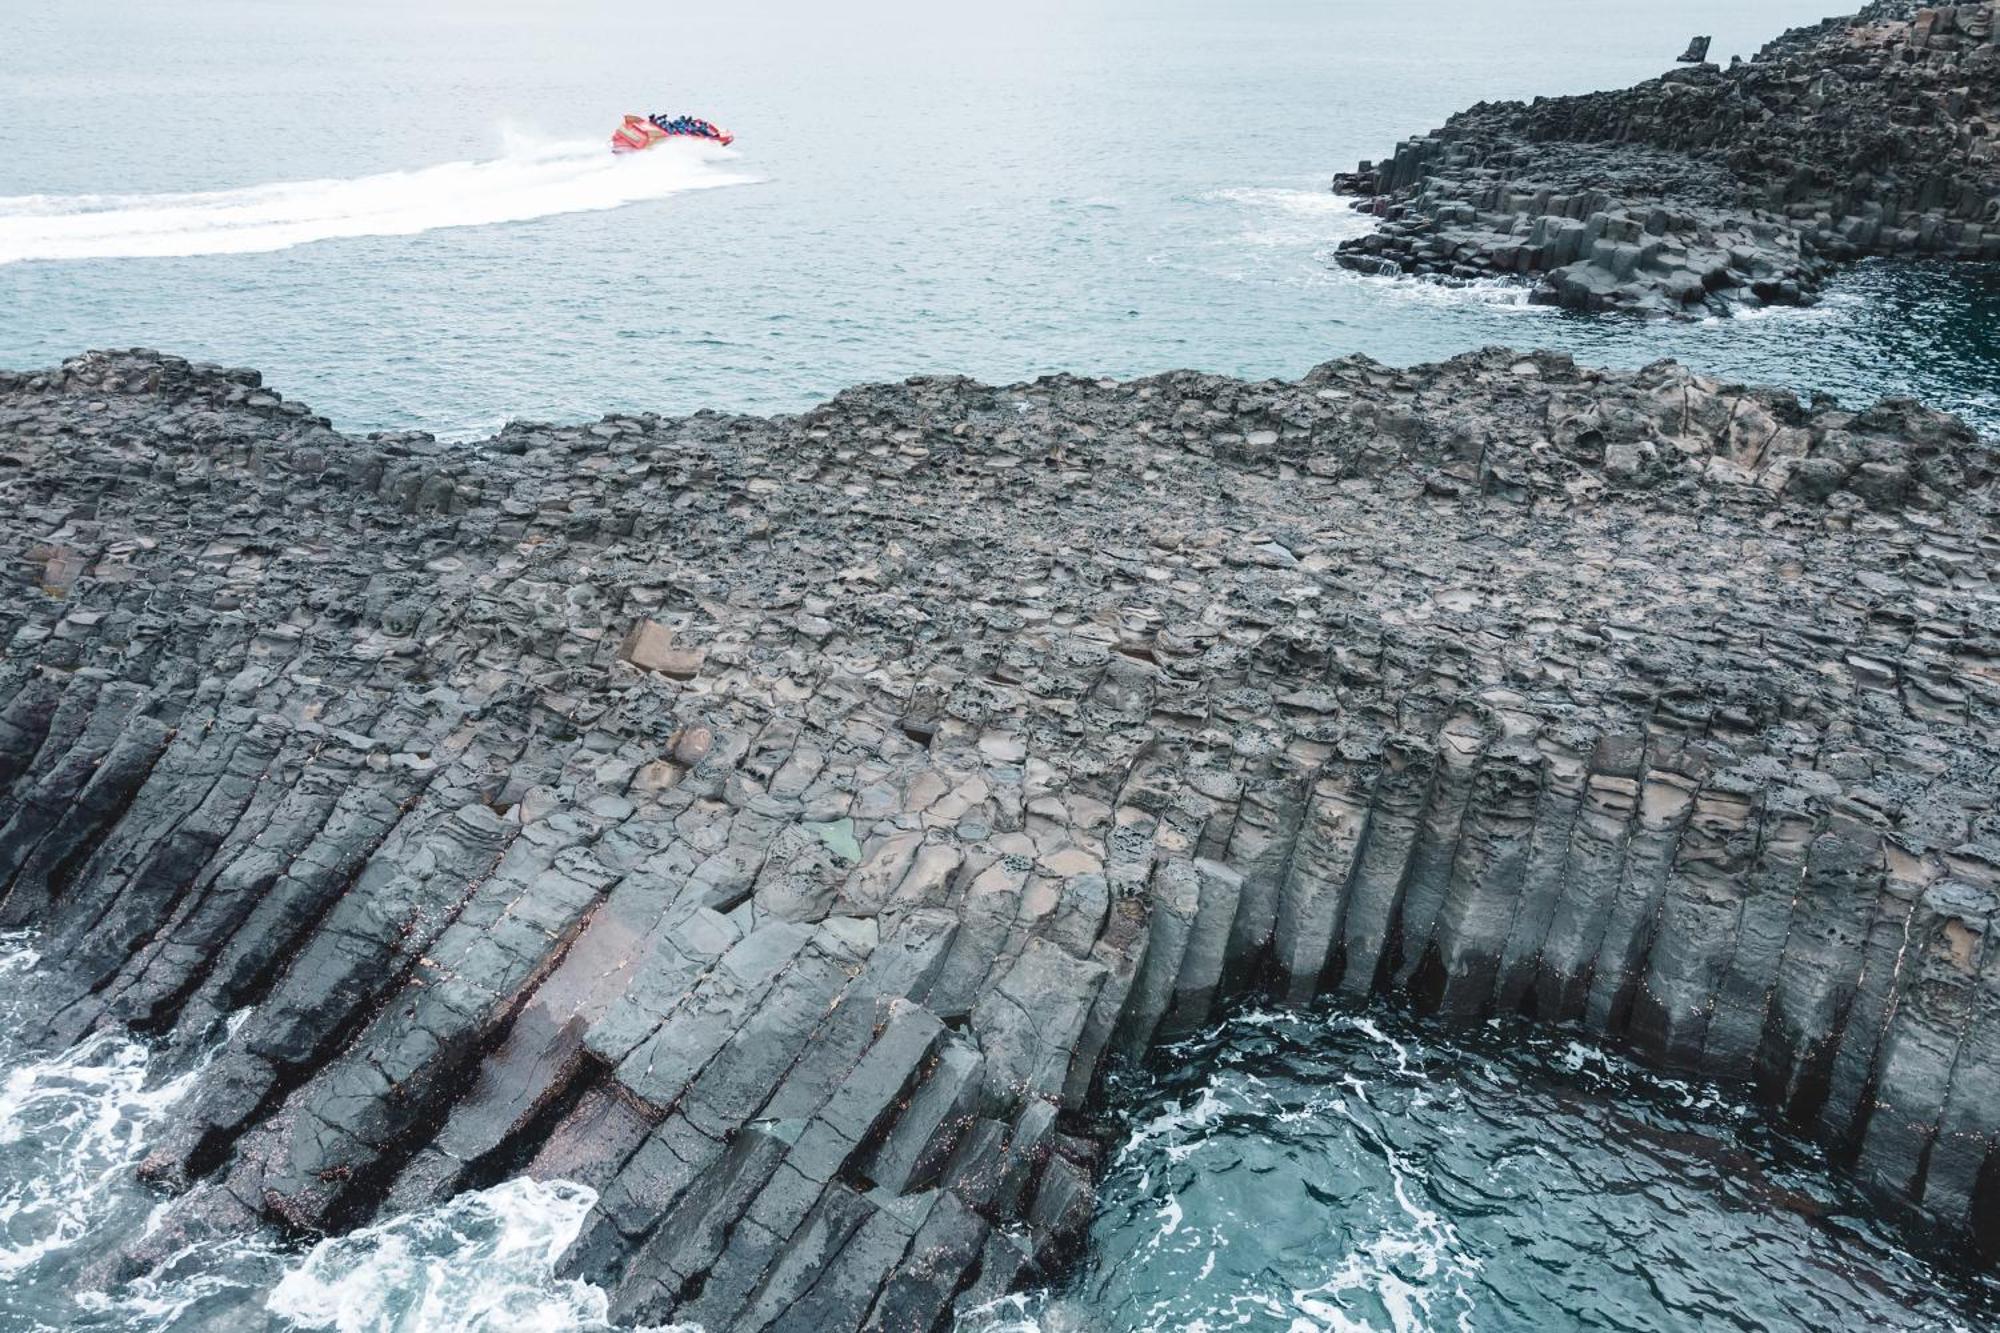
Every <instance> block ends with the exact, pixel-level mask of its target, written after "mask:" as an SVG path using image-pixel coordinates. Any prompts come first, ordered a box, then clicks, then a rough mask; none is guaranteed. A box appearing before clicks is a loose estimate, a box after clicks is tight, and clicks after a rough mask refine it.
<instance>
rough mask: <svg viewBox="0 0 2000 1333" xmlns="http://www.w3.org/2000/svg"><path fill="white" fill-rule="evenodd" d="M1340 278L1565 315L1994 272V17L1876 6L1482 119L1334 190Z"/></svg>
mask: <svg viewBox="0 0 2000 1333" xmlns="http://www.w3.org/2000/svg"><path fill="white" fill-rule="evenodd" d="M1334 188H1335V189H1336V190H1337V191H1340V192H1343V193H1349V194H1355V195H1359V196H1361V202H1360V204H1359V207H1361V208H1363V209H1365V210H1366V211H1368V212H1371V213H1374V214H1376V215H1377V216H1379V217H1381V218H1382V219H1383V221H1382V223H1381V225H1380V227H1379V228H1378V229H1377V230H1376V231H1375V232H1373V233H1371V234H1369V235H1367V236H1362V237H1357V238H1354V239H1352V240H1349V241H1347V242H1344V243H1343V244H1342V245H1341V247H1340V251H1339V253H1338V255H1337V261H1338V262H1339V263H1340V264H1342V265H1343V266H1345V267H1347V268H1351V269H1356V270H1358V271H1361V272H1366V273H1381V274H1397V273H1406V274H1417V275H1423V276H1429V277H1433V278H1439V279H1444V280H1448V281H1464V280H1470V279H1478V278H1492V277H1508V276H1518V277H1520V278H1521V279H1523V280H1524V281H1527V282H1529V283H1531V284H1532V285H1533V294H1532V299H1534V300H1535V301H1537V302H1542V303H1545V304H1550V305H1560V306H1565V307H1568V308H1571V309H1576V310H1587V311H1603V310H1618V311H1627V312H1632V313H1637V314H1645V315H1687V314H1689V313H1706V312H1709V311H1715V310H1727V309H1728V308H1730V307H1732V306H1736V305H1763V304H1798V303H1802V302H1810V301H1812V300H1814V299H1815V298H1816V297H1817V295H1818V293H1819V290H1820V287H1821V285H1822V283H1823V282H1824V281H1825V279H1826V278H1827V276H1828V275H1829V274H1830V273H1831V272H1832V271H1833V270H1834V269H1835V268H1836V267H1837V266H1839V265H1841V264H1844V263H1848V262H1851V261H1853V260H1857V259H1861V258H1865V257H1868V256H1888V257H1895V258H1916V257H1922V258H1936V259H1953V260H1974V261H1977V260H1983V261H1989V262H1990V261H2000V5H1995V4H1990V3H1988V4H1962V5H1944V6H1939V7H1935V8H1919V7H1918V6H1917V5H1916V4H1915V3H1914V0H1877V3H1875V4H1872V5H1870V6H1869V7H1868V8H1866V9H1864V10H1863V11H1861V12H1860V13H1859V14H1857V15H1854V16H1853V17H1851V18H1844V19H1829V20H1827V21H1826V22H1824V23H1821V24H1819V25H1817V26H1814V27H1810V28H1802V29H1797V30H1795V31H1792V32H1789V33H1786V34H1785V35H1784V36H1782V37H1780V38H1778V39H1777V40H1776V41H1774V42H1772V43H1770V45H1768V46H1766V47H1765V48H1764V49H1763V51H1761V52H1760V53H1759V54H1758V55H1757V57H1756V58H1755V59H1753V60H1751V61H1747V62H1744V61H1737V62H1735V63H1732V64H1731V65H1730V66H1729V67H1728V68H1726V69H1724V68H1719V67H1717V66H1715V65H1706V64H1704V65H1699V66H1696V67H1694V68H1689V69H1681V70H1676V71H1674V72H1672V73H1669V74H1666V75H1664V76H1662V77H1660V78H1658V79H1654V80H1652V81H1650V82H1648V83H1643V84H1640V85H1638V86H1637V87H1634V88H1629V89H1624V90H1621V91H1617V92H1605V93H1590V94H1586V95H1583V96H1576V97H1540V98H1536V99H1535V100H1534V101H1533V102H1532V103H1520V102H1503V103H1482V104H1480V105H1478V106H1475V107H1472V108H1471V109H1469V110H1467V111H1464V112H1461V113H1460V114H1458V115H1456V116H1453V117H1452V118H1451V119H1450V120H1449V121H1448V122H1447V123H1446V124H1445V125H1444V126H1443V127H1442V128H1441V129H1439V130H1437V131H1435V132H1433V133H1431V134H1428V135H1424V136H1421V137H1419V138H1415V139H1411V140H1409V141H1407V142H1405V143H1403V144H1401V145H1399V146H1398V147H1397V149H1396V151H1395V153H1394V154H1393V156H1392V157H1391V158H1390V159H1389V160H1387V161H1385V162H1382V163H1379V164H1377V163H1371V162H1364V163H1362V164H1361V166H1360V168H1359V169H1358V170H1356V171H1353V172H1349V173H1345V174H1342V175H1340V176H1337V177H1336V178H1335V180H1334Z"/></svg>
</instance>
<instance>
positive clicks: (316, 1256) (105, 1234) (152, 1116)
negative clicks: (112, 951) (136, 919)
mask: <svg viewBox="0 0 2000 1333" xmlns="http://www.w3.org/2000/svg"><path fill="white" fill-rule="evenodd" d="M34 941H35V937H34V936H33V934H31V933H26V932H21V933H12V934H7V935H0V983H6V989H7V994H8V995H9V997H10V998H9V999H8V1000H7V1001H6V1002H4V1003H0V1333H17V1331H20V1333H25V1331H26V1330H43V1329H51V1328H56V1327H64V1328H68V1327H87V1328H99V1329H113V1330H119V1333H167V1331H168V1330H179V1329H186V1328H191V1327H210V1326H213V1325H214V1324H215V1323H218V1322H219V1323H223V1324H226V1325H227V1326H229V1327H246V1328H257V1327H270V1328H273V1329H278V1330H290V1329H299V1330H305V1329H315V1330H318V1329H325V1330H333V1331H334V1333H402V1331H404V1330H408V1331H409V1333H417V1331H418V1330H422V1333H534V1331H535V1330H549V1331H550V1333H555V1331H556V1330H569V1329H591V1328H609V1327H610V1324H609V1322H608V1320H607V1318H606V1310H607V1307H608V1304H609V1298H608V1296H607V1294H606V1293H605V1292H604V1291H603V1290H601V1289H600V1288H597V1287H594V1286H591V1285H590V1284H588V1283H585V1282H579V1281H573V1280H564V1279H560V1278H557V1277H556V1276H555V1266H556V1263H557V1261H558V1260H559V1259H560V1258H561V1256H562V1254H563V1252H564V1251H565V1250H567V1249H568V1248H569V1246H570V1244H571V1242H573V1241H574V1240H575V1239H576V1235H577V1232H578V1231H579V1229H580V1228H581V1227H582V1225H583V1220H584V1217H585V1216H586V1215H587V1214H588V1212H589V1210H590V1208H591V1206H592V1205H593V1204H594V1203H595V1202H596V1198H597V1196H596V1194H595V1193H594V1192H592V1191H591V1190H590V1189H588V1188H586V1187H584V1186H582V1185H576V1184H571V1183H569V1182H567V1181H561V1180H556V1181H534V1180H526V1179H521V1180H512V1181H508V1182H505V1183H503V1184H500V1185H496V1186H493V1187H492V1188H490V1189H485V1190H479V1191H476V1192H472V1193H468V1194H463V1195H460V1196H458V1197H457V1198H455V1199H452V1200H449V1201H448V1202H445V1203H442V1204H438V1205H436V1206H433V1207H430V1208H425V1209H422V1210H419V1211H417V1212H414V1213H408V1214H403V1215H400V1216H396V1217H391V1218H388V1219H385V1220H383V1221H381V1222H378V1223H376V1224H375V1225H373V1226H369V1227H364V1228H361V1229H359V1230H357V1231H354V1232H352V1233H350V1234H348V1235H345V1236H338V1237H331V1238H328V1239H326V1240H323V1241H321V1242H320V1243H319V1244H317V1245H315V1246H313V1247H312V1248H311V1249H310V1250H306V1251H303V1252H301V1251H300V1250H299V1249H298V1248H297V1247H296V1246H287V1245H285V1244H284V1243H282V1242H281V1241H279V1240H278V1239H277V1238H276V1237H275V1236H274V1235H270V1234H263V1235H251V1236H233V1237H224V1238H219V1239H214V1240H206V1241H202V1242H198V1243H196V1244H193V1245H190V1246H188V1247H187V1248H185V1249H183V1250H181V1251H180V1252H179V1253H177V1254H175V1255H173V1256H172V1257H170V1258H169V1259H168V1260H167V1261H166V1262H164V1263H162V1264H161V1265H159V1266H158V1267H157V1268H156V1269H154V1270H153V1271H151V1272H148V1273H144V1274H141V1275H139V1276H138V1277H136V1278H133V1279H132V1280H130V1281H128V1282H125V1283H123V1284H121V1285H120V1286H118V1287H117V1288H116V1289H115V1290H110V1291H101V1290H91V1289H89V1288H88V1287H85V1286H82V1285H81V1284H80V1283H79V1280H78V1279H79V1276H80V1274H81V1273H82V1272H83V1271H85V1270H86V1269H88V1267H89V1266H90V1265H91V1263H92V1262H93V1261H94V1260H97V1259H100V1258H102V1257H105V1256H107V1255H109V1254H111V1253H113V1252H115V1251H116V1249H117V1248H118V1247H119V1246H120V1245H121V1244H123V1243H125V1242H126V1241H128V1240H129V1239H131V1238H132V1237H134V1236H136V1235H138V1234H140V1233H141V1232H143V1231H145V1230H146V1229H147V1228H148V1227H149V1226H150V1225H151V1223H152V1221H153V1218H154V1216H155V1214H156V1213H157V1212H158V1210H159V1208H160V1206H161V1201H160V1200H159V1198H158V1197H157V1196H156V1195H154V1194H153V1193H152V1192H151V1191H149V1190H147V1189H146V1188H145V1187H144V1186H142V1185H140V1184H139V1183H138V1181H137V1180H136V1179H135V1176H134V1169H135V1167H136V1166H137V1165H138V1163H139V1162H140V1160H141V1159H143V1158H144V1156H145V1154H146V1152H147V1151H148V1149H149V1147H150V1146H151V1144H152V1142H153V1141H154V1139H155V1137H156V1133H157V1131H158V1130H159V1129H161V1128H162V1127H163V1125H164V1123H165V1122H166V1120H167V1118H168V1116H169V1115H170V1114H171V1113H172V1111H173V1109H174V1107H175V1106H176V1105H177V1104H178V1103H179V1102H180V1101H181V1099H182V1098H183V1097H185V1096H186V1094H187V1093H188V1091H189V1090H190V1089H191V1088H192V1086H193V1084H194V1082H195V1079H196V1078H197V1076H198V1075H199V1074H200V1072H201V1069H202V1068H203V1067H205V1065H206V1064H207V1062H208V1060H209V1059H211V1058H213V1055H214V1053H215V1051H218V1050H220V1049H221V1045H222V1042H220V1041H219V1042H218V1043H217V1045H216V1046H215V1047H213V1048H211V1050H210V1052H209V1053H208V1055H206V1056H204V1057H203V1059H202V1061H200V1062H199V1063H197V1064H196V1065H195V1066H193V1067H191V1068H189V1069H187V1070H185V1071H183V1072H181V1073H180V1074H178V1075H177V1076H175V1077H173V1078H170V1079H165V1080H159V1081H153V1080H151V1079H150V1078H149V1074H150V1067H149V1065H150V1059H151V1055H152V1052H151V1051H150V1049H149V1048H148V1047H147V1046H145V1045H144V1044H143V1043H141V1042H138V1041H135V1040H133V1039H131V1038H130V1037H128V1036H126V1035H124V1034H122V1033H118V1032H112V1031H105V1032H99V1033H95V1034H93V1035H91V1036H89V1037H87V1038H85V1039H84V1040H83V1041H82V1042H79V1043H78V1044H77V1045H75V1046H73V1047H71V1048H69V1049H68V1050H66V1051H62V1052H59V1053H56V1054H53V1055H51V1054H47V1053H44V1052H36V1051H30V1050H25V1049H22V1048H21V1047H19V1046H18V1045H17V1044H15V1043H14V1042H13V1040H12V1034H13V1033H15V1032H16V1031H18V1030H19V1022H18V1019H19V1017H20V1013H21V1010H22V1008H24V1007H25V1006H26V1005H27V1004H30V1003H32V990H31V989H28V988H26V987H24V986H23V985H22V983H23V982H26V981H28V980H30V979H31V978H32V974H33V972H34V970H35V967H36V965H37V963H38V962H39V961H40V959H39V955H38V954H37V952H36V950H35V948H34ZM248 1014H249V1011H248V1010H244V1011H240V1012H239V1013H237V1014H236V1015H234V1016H233V1017H232V1018H231V1019H230V1022H229V1024H228V1028H227V1031H226V1032H225V1034H224V1035H223V1041H226V1040H227V1037H228V1035H230V1034H233V1033H234V1032H235V1031H236V1030H237V1029H238V1028H240V1027H241V1025H242V1023H243V1021H244V1019H245V1018H247V1017H248ZM65 1308H66V1312H65V1313H63V1314H62V1315H61V1316H60V1317H59V1318H57V1320H56V1322H55V1323H53V1324H52V1323H51V1322H50V1320H51V1318H52V1317H53V1316H56V1314H57V1312H58V1311H65ZM663 1333H664V1331H663Z"/></svg>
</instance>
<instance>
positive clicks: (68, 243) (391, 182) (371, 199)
mask: <svg viewBox="0 0 2000 1333" xmlns="http://www.w3.org/2000/svg"><path fill="white" fill-rule="evenodd" d="M736 156H737V155H736V154H735V153H734V152H733V151H731V150H729V149H726V148H722V147H720V146H717V145H697V144H694V143H692V142H690V143H685V144H681V143H668V144H663V145H661V146H660V147H658V148H654V149H650V150H648V151H647V152H643V153H633V154H630V155H617V154H614V153H612V152H611V150H610V146H609V144H608V143H607V142H605V141H603V140H595V141H582V142H575V141H571V142H561V143H544V144H539V145H538V144H531V143H521V142H518V141H517V142H514V143H512V144H510V145H509V147H508V149H507V151H506V154H505V155H504V156H502V157H498V158H494V159H491V160H488V161H481V162H446V163H443V164H441V165H438V166H432V167H423V168H419V169H416V170H412V171H388V172H382V173H379V174H377V175H372V176H356V177H352V178H350V179H345V180H307V181H285V182H280V183H277V184H271V185H253V186H249V187H247V188H244V189H237V190H209V191H203V192H200V193H193V194H137V195H114V194H90V195H16V196H11V197H0V264H8V263H14V262H17V261H20V260H27V259H119V258H147V257H163V256H171V255H218V254H253V253H259V252H264V251H271V250H288V249H290V248H291V247H293V246H296V245H305V244H307V243H309V242H312V241H325V240H332V239H335V238H339V237H352V236H414V235H416V234H418V233H420V232H427V231H434V230H437V229H438V228H441V227H476V226H486V225H490V224H493V223H498V222H521V221H526V220H527V219H530V218H541V217H550V216H552V215H555V214H558V213H582V212H594V211H599V210H602V209H607V208H618V207H621V206H623V205H625V204H633V203H639V202H641V201H643V200H649V199H663V198H666V197H667V196H669V195H675V194H680V193H683V192H685V191H688V190H702V189H713V188H716V187H718V186H724V185H741V184H747V183H749V182H751V181H752V180H754V179H755V178H754V177H751V176H748V175H745V174H742V173H741V172H738V171H733V170H731V169H729V167H728V165H727V164H728V163H729V162H730V161H732V160H734V159H735V158H736Z"/></svg>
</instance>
